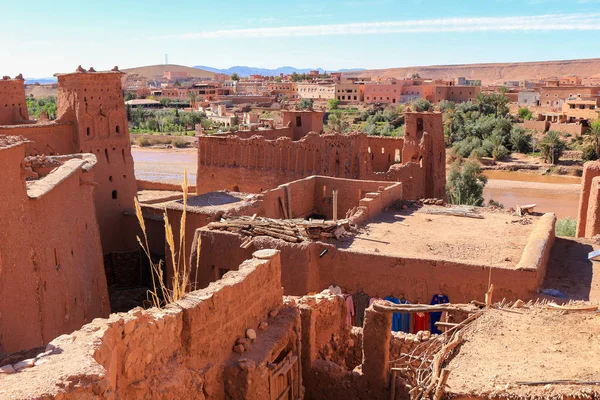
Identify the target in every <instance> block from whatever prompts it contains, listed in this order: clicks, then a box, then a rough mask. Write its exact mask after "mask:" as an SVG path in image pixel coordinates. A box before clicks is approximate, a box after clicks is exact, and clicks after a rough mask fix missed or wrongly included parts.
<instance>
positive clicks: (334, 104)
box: [328, 99, 340, 110]
mask: <svg viewBox="0 0 600 400" xmlns="http://www.w3.org/2000/svg"><path fill="white" fill-rule="evenodd" d="M328 104H329V109H330V110H337V109H338V108H339V107H340V101H339V100H338V99H329V101H328Z"/></svg>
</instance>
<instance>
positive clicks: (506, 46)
mask: <svg viewBox="0 0 600 400" xmlns="http://www.w3.org/2000/svg"><path fill="white" fill-rule="evenodd" d="M2 3H3V4H1V5H0V10H1V14H2V21H3V23H2V24H0V67H1V71H0V75H5V74H8V75H11V76H14V75H16V74H17V73H23V74H24V75H25V76H26V77H38V78H39V77H46V76H50V75H52V74H53V73H54V72H69V71H73V70H75V68H76V67H77V65H79V64H82V65H83V66H84V67H86V68H88V67H90V66H93V67H94V68H96V69H97V70H99V69H108V68H112V67H113V66H114V65H118V66H119V67H121V68H128V67H135V66H142V65H151V64H160V63H162V62H163V61H164V54H165V53H168V54H169V62H170V63H173V64H182V65H188V66H193V65H209V66H213V67H218V68H225V67H229V66H232V65H249V66H256V67H268V68H274V67H278V66H282V65H292V66H295V67H299V68H309V67H313V68H314V67H322V68H325V69H339V68H354V67H363V68H389V67H401V66H411V65H436V64H457V63H479V62H517V61H537V60H558V59H573V58H594V57H600V40H599V38H600V35H599V34H600V0H369V1H365V0H336V1H324V0H318V1H317V0H296V1H285V0H283V1H282V0H278V1H270V0H256V1H251V0H242V1H241V0H230V1H215V0H211V1H206V0H194V1H187V0H179V1H164V0H162V1H155V0H146V1H132V0H102V1H98V0H95V1H88V0H77V1H72V0H58V1H55V2H48V1H38V0H30V1H28V2H26V3H20V2H17V1H12V0H11V1H6V0H5V1H3V2H2ZM4 3H8V4H4Z"/></svg>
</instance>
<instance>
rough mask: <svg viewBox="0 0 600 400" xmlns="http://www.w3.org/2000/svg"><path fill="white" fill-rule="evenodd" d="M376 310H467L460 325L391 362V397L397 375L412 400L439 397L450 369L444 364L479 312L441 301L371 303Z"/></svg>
mask: <svg viewBox="0 0 600 400" xmlns="http://www.w3.org/2000/svg"><path fill="white" fill-rule="evenodd" d="M374 308H375V309H376V310H378V311H386V312H390V311H395V312H409V313H413V312H435V311H446V312H466V313H469V314H471V315H470V316H469V317H468V318H466V319H465V320H464V321H462V322H461V323H459V324H452V325H453V326H452V327H451V328H449V329H448V330H446V331H445V332H443V333H442V334H441V335H439V336H437V337H435V338H432V339H431V340H429V341H426V342H422V343H421V344H419V345H418V346H417V347H415V348H414V350H413V351H412V352H411V353H410V354H401V355H400V357H399V358H398V359H396V360H393V361H391V363H392V396H394V395H395V394H394V392H395V377H396V374H400V377H401V378H402V379H403V380H404V381H405V383H406V385H407V386H408V387H409V388H410V390H409V395H410V398H411V400H421V399H431V398H433V399H435V400H439V399H441V397H442V396H443V394H444V390H445V387H446V381H447V380H448V376H449V375H450V370H448V369H446V368H444V367H443V366H444V365H445V364H446V363H447V362H448V360H449V359H450V357H451V356H452V354H453V352H454V349H456V347H458V346H459V345H460V344H461V343H462V341H463V337H462V335H463V329H464V328H465V327H466V326H468V325H469V324H471V323H472V322H473V321H474V320H475V319H477V318H478V317H479V316H480V315H482V313H483V311H481V310H480V309H479V308H478V307H476V306H473V305H458V304H440V305H435V306H430V305H420V304H403V305H396V304H391V303H386V304H385V305H384V304H377V303H376V304H374ZM392 398H393V397H392Z"/></svg>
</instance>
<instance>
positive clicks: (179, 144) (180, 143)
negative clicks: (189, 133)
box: [171, 139, 187, 149]
mask: <svg viewBox="0 0 600 400" xmlns="http://www.w3.org/2000/svg"><path fill="white" fill-rule="evenodd" d="M171 145H173V147H177V148H178V149H183V148H184V147H187V142H185V141H183V140H181V139H173V140H171Z"/></svg>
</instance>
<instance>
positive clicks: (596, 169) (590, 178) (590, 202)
mask: <svg viewBox="0 0 600 400" xmlns="http://www.w3.org/2000/svg"><path fill="white" fill-rule="evenodd" d="M598 177H600V161H589V162H586V163H585V165H584V167H583V177H582V179H581V194H580V195H579V212H578V214H577V237H587V238H591V237H593V236H595V235H597V234H600V185H599V184H598V181H599V179H598Z"/></svg>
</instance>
